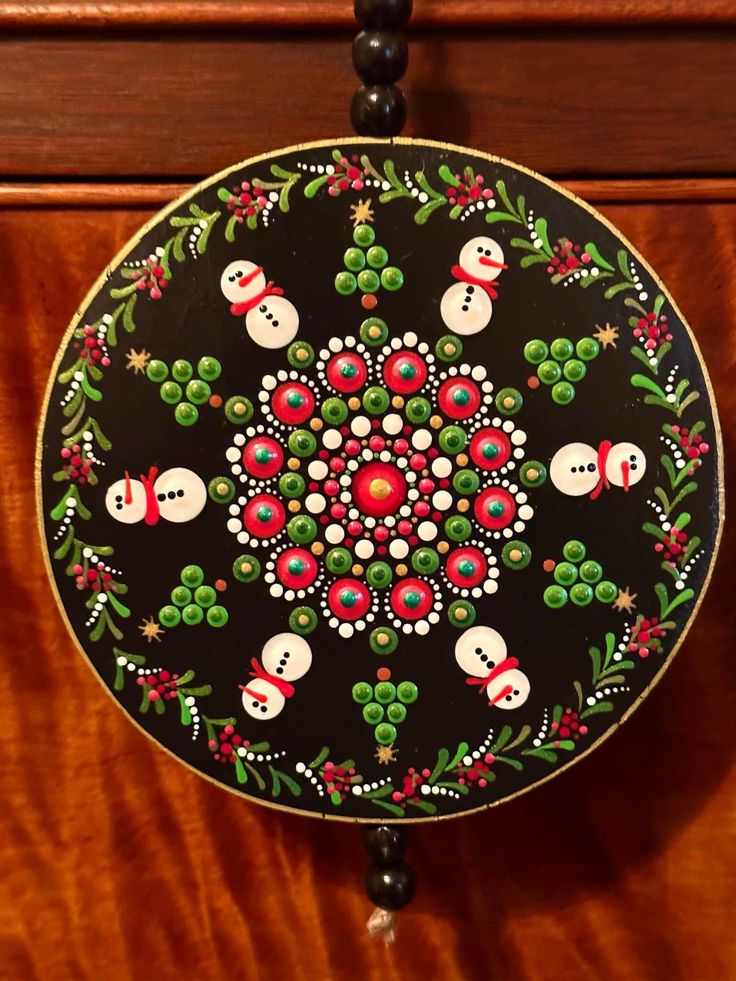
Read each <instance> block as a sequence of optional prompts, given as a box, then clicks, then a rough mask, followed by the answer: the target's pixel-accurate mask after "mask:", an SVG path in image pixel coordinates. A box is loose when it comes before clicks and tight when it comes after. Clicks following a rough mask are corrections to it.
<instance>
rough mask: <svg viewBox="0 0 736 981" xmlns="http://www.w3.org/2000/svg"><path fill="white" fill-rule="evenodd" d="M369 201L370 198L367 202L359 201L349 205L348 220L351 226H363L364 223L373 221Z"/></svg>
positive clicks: (370, 199)
mask: <svg viewBox="0 0 736 981" xmlns="http://www.w3.org/2000/svg"><path fill="white" fill-rule="evenodd" d="M371 201H372V198H368V200H367V201H363V200H359V201H358V203H357V204H351V205H350V220H351V221H352V223H353V226H356V225H364V224H365V223H366V222H371V221H373V217H374V216H373V209H372V208H371Z"/></svg>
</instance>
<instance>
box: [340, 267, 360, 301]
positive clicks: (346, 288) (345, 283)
mask: <svg viewBox="0 0 736 981" xmlns="http://www.w3.org/2000/svg"><path fill="white" fill-rule="evenodd" d="M357 288H358V281H357V280H356V278H355V276H353V274H352V273H351V272H339V273H338V274H337V276H335V289H336V290H337V292H338V293H340V295H341V296H350V294H351V293H354V292H355V291H356V289H357Z"/></svg>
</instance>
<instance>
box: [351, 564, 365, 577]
mask: <svg viewBox="0 0 736 981" xmlns="http://www.w3.org/2000/svg"><path fill="white" fill-rule="evenodd" d="M351 571H352V573H353V575H354V576H362V575H363V566H362V565H361V564H360V563H359V562H356V563H355V565H354V566H353V568H352V570H351Z"/></svg>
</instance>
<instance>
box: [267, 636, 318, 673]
mask: <svg viewBox="0 0 736 981" xmlns="http://www.w3.org/2000/svg"><path fill="white" fill-rule="evenodd" d="M261 664H262V665H263V669H264V671H267V672H268V673H269V674H272V675H274V676H275V677H277V678H283V680H284V681H296V679H297V678H301V677H303V676H304V675H305V674H306V673H307V671H309V669H310V667H311V666H312V649H311V647H310V646H309V644H308V643H307V641H306V640H305V639H304V637H300V636H299V635H298V634H288V633H284V634H276V636H275V637H272V638H271V639H270V640H269V641H267V642H266V643H265V644H264V647H263V650H262V651H261Z"/></svg>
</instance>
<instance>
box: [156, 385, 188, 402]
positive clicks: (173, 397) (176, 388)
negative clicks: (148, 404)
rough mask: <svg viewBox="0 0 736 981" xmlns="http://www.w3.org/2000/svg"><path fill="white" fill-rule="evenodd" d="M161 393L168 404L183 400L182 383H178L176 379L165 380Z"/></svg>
mask: <svg viewBox="0 0 736 981" xmlns="http://www.w3.org/2000/svg"><path fill="white" fill-rule="evenodd" d="M159 394H160V395H161V398H162V399H163V400H164V402H166V403H167V405H175V404H176V403H177V402H180V401H181V395H182V392H181V385H177V384H176V382H175V381H167V382H164V383H163V385H162V386H161V389H160V392H159Z"/></svg>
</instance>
